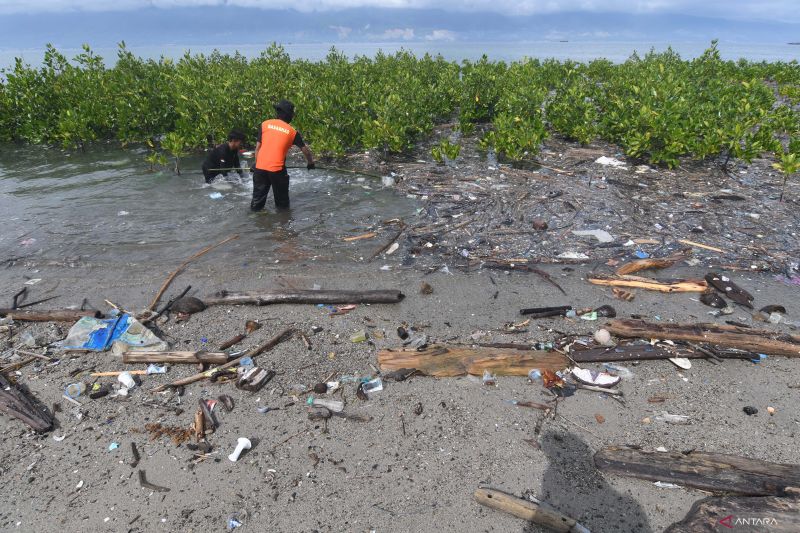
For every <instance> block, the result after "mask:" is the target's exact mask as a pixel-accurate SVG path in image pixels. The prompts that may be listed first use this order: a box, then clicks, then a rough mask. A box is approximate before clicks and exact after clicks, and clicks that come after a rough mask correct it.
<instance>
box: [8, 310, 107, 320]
mask: <svg viewBox="0 0 800 533" xmlns="http://www.w3.org/2000/svg"><path fill="white" fill-rule="evenodd" d="M0 316H5V317H8V318H13V319H14V320H17V321H19V322H75V321H77V320H80V319H81V318H82V317H85V316H92V317H94V318H102V317H103V313H101V312H100V311H95V310H89V311H81V310H78V309H52V310H49V311H44V310H38V311H36V310H33V309H0Z"/></svg>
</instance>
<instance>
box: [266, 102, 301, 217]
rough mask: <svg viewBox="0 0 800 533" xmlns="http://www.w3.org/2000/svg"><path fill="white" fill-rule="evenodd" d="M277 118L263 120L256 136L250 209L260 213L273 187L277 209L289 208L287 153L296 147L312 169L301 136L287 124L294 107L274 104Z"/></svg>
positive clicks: (288, 104)
mask: <svg viewBox="0 0 800 533" xmlns="http://www.w3.org/2000/svg"><path fill="white" fill-rule="evenodd" d="M275 112H276V115H277V118H273V119H269V120H265V121H264V122H263V123H262V124H261V126H260V127H259V129H258V133H257V134H256V141H257V142H256V164H255V170H254V171H253V200H252V201H251V202H250V209H252V210H253V211H260V210H261V209H263V208H264V205H266V203H267V195H268V194H269V190H270V188H272V196H273V197H274V199H275V207H276V208H277V209H289V173H288V172H286V154H287V153H288V152H289V149H290V148H291V147H292V146H297V147H298V148H300V150H302V151H303V155H304V156H305V157H306V163H307V165H306V168H308V170H313V169H314V156H313V155H312V154H311V150H310V149H309V148H308V146H306V143H305V142H303V137H302V136H301V135H300V134H299V133H298V132H297V130H295V129H294V128H293V127H292V126H290V125H289V123H290V122H291V121H292V119H293V118H294V104H292V103H291V102H289V101H288V100H281V101H280V102H278V103H277V104H275Z"/></svg>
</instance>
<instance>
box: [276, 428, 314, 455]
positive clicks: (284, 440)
mask: <svg viewBox="0 0 800 533" xmlns="http://www.w3.org/2000/svg"><path fill="white" fill-rule="evenodd" d="M306 431H308V430H306V429H304V430H303V431H300V432H298V433H295V434H294V435H291V436H289V437H287V438H285V439H283V440H282V441H280V442H279V443H278V444H276V445H275V446H273V447H272V448H270V450H269V453H272V452H274V451H275V450H277V449H278V447H279V446H282V445H284V444H286V443H287V442H289V441H290V440H292V439H293V438H295V437H299V436H300V435H302V434H303V433H305V432H306Z"/></svg>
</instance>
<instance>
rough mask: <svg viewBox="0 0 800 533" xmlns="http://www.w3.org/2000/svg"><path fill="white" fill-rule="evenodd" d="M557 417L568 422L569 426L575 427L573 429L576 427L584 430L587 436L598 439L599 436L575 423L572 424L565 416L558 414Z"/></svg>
mask: <svg viewBox="0 0 800 533" xmlns="http://www.w3.org/2000/svg"><path fill="white" fill-rule="evenodd" d="M558 416H560V417H561V418H563V419H564V420H566V421H567V422H569V423H570V424H572V425H573V426H575V427H578V428H580V429H582V430H584V431H585V432H586V433H588V434H589V435H592V436H594V437H597V438H598V439H599V438H600V436H599V435H598V434H597V433H595V432H594V431H592V430H590V429H588V428H585V427H583V426H582V425H580V424H578V423H577V422H573V421H572V420H570V419H569V418H567V417H566V416H564V415H562V414H560V413H559V414H558Z"/></svg>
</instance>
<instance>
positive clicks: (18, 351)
mask: <svg viewBox="0 0 800 533" xmlns="http://www.w3.org/2000/svg"><path fill="white" fill-rule="evenodd" d="M14 351H15V352H17V353H21V354H22V355H28V356H30V357H38V358H39V359H43V360H45V361H51V362H52V361H53V358H52V357H48V356H46V355H42V354H39V353H36V352H29V351H27V350H20V349H19V348H14Z"/></svg>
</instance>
